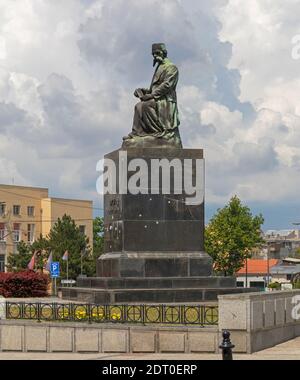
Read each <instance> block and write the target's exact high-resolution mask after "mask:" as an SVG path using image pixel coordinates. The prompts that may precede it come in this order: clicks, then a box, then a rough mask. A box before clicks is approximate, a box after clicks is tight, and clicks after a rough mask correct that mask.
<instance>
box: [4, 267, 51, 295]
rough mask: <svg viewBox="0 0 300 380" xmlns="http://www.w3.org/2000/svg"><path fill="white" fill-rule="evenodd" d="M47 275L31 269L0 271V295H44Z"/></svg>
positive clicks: (47, 279)
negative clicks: (9, 271) (11, 271)
mask: <svg viewBox="0 0 300 380" xmlns="http://www.w3.org/2000/svg"><path fill="white" fill-rule="evenodd" d="M49 282H50V279H49V276H48V275H46V274H41V273H36V272H34V271H31V270H29V271H28V270H27V271H22V272H16V273H4V272H1V273H0V295H2V296H4V297H20V298H24V297H46V296H47V295H48V293H47V290H48V284H49Z"/></svg>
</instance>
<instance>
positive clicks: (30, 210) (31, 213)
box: [27, 206, 34, 216]
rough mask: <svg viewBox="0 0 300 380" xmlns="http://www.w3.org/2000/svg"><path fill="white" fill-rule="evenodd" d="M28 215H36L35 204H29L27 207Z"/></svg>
mask: <svg viewBox="0 0 300 380" xmlns="http://www.w3.org/2000/svg"><path fill="white" fill-rule="evenodd" d="M27 215H28V216H34V206H28V207H27Z"/></svg>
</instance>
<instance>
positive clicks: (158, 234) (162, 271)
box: [62, 148, 243, 303]
mask: <svg viewBox="0 0 300 380" xmlns="http://www.w3.org/2000/svg"><path fill="white" fill-rule="evenodd" d="M105 159H106V160H107V163H108V162H110V164H113V166H114V167H115V169H116V171H115V174H116V178H115V180H114V179H113V180H112V178H111V177H109V179H108V182H109V181H110V180H111V182H110V183H111V185H112V188H114V186H115V189H116V194H106V195H104V209H105V212H104V224H105V233H104V251H105V253H104V254H103V255H102V256H101V257H100V258H99V259H98V262H97V277H95V278H79V279H78V280H77V287H76V288H63V290H62V293H63V297H64V298H66V299H76V300H79V301H88V302H96V303H131V302H133V303H136V302H154V303H155V302H166V303H167V302H182V303H184V302H199V301H206V300H210V301H211V300H216V299H217V296H218V294H228V293H238V292H241V291H243V290H242V289H240V288H236V281H235V279H234V278H231V277H213V276H212V259H211V257H210V256H209V255H207V254H206V253H205V252H204V161H203V151H202V150H200V149H167V148H138V149H133V148H132V149H127V150H124V149H120V150H117V151H114V152H112V153H109V154H107V155H106V156H105ZM140 159H143V162H142V163H141V162H140V161H138V160H140ZM162 159H163V160H164V161H158V160H162ZM160 164H161V165H160ZM161 166H163V167H164V169H162V168H161ZM141 168H142V169H143V170H144V174H145V170H146V176H145V175H144V176H143V178H142V179H141V178H140V179H139V180H138V181H136V183H137V185H138V186H140V188H141V189H142V191H141V192H142V194H141V193H138V192H137V191H136V193H134V194H132V192H131V193H130V192H128V188H127V185H128V187H129V185H130V181H132V179H133V178H134V177H132V176H133V175H136V173H137V172H138V171H139V170H141ZM120 173H122V175H121V174H120ZM135 179H136V177H135ZM155 179H159V181H155ZM146 180H147V181H146ZM189 180H190V181H189ZM185 181H187V182H190V184H192V185H193V186H194V187H195V190H194V192H191V188H188V186H186V182H185ZM108 182H107V183H108ZM154 183H155V186H153V184H154ZM168 184H170V188H169V189H167V190H169V191H166V186H167V187H168ZM131 185H132V183H131ZM131 190H132V189H131ZM193 198H195V199H196V201H195V199H194V200H193ZM193 203H194V204H193Z"/></svg>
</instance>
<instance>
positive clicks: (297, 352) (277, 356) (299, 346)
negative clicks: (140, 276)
mask: <svg viewBox="0 0 300 380" xmlns="http://www.w3.org/2000/svg"><path fill="white" fill-rule="evenodd" d="M16 359H17V360H181V361H182V360H221V359H222V358H221V355H215V354H185V355H182V354H64V353H59V354H43V353H9V352H1V353H0V360H16ZM291 359H294V360H300V337H299V338H296V339H293V340H291V341H289V342H286V343H282V344H279V345H277V346H275V347H273V348H269V349H267V350H263V351H260V352H257V353H255V354H252V355H244V354H235V355H234V360H291Z"/></svg>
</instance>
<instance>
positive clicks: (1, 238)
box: [0, 223, 5, 241]
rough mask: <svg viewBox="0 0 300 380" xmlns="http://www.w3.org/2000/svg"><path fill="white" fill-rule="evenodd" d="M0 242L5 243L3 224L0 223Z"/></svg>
mask: <svg viewBox="0 0 300 380" xmlns="http://www.w3.org/2000/svg"><path fill="white" fill-rule="evenodd" d="M0 241H5V224H4V223H0Z"/></svg>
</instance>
